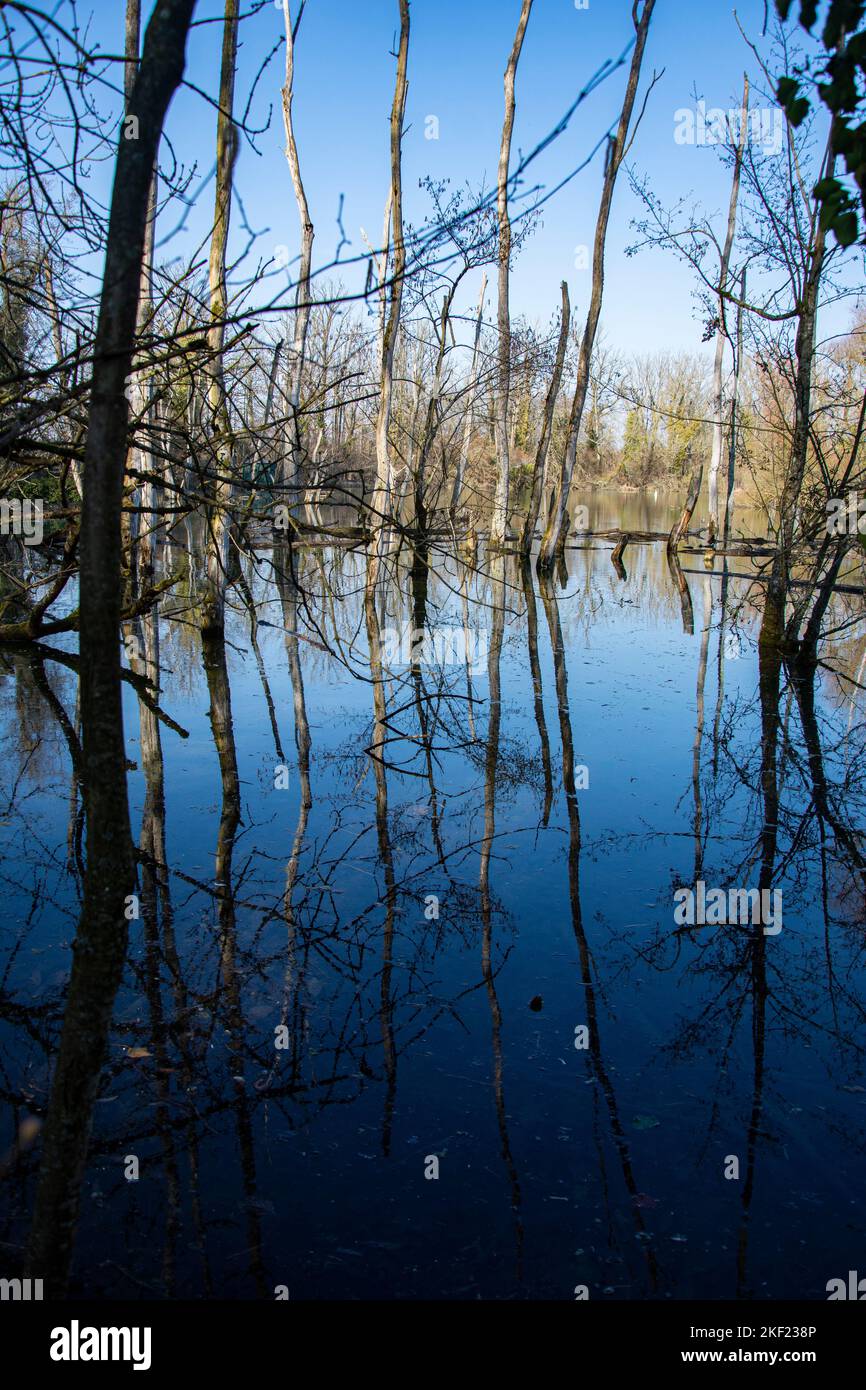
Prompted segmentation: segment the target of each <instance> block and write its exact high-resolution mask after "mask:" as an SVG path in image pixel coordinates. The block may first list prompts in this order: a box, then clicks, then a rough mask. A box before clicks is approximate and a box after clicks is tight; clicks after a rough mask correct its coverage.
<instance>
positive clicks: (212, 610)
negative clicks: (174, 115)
mask: <svg viewBox="0 0 866 1390" xmlns="http://www.w3.org/2000/svg"><path fill="white" fill-rule="evenodd" d="M238 11H239V5H238V0H226V3H225V12H224V17H223V45H222V62H221V66H220V94H219V111H218V113H217V163H216V196H215V202H214V223H213V230H212V232H211V243H210V260H209V264H208V285H209V290H210V325H209V327H208V333H207V343H208V349H209V357H208V365H207V372H208V408H209V410H210V416H211V430H212V432H213V437H214V440H215V448H214V464H215V467H216V475H217V476H216V479H215V482H214V486H213V505H212V507H211V508H210V513H209V517H208V546H207V578H206V583H205V592H204V596H203V601H202V627H203V628H204V629H205V630H206V631H217V632H219V631H222V628H223V624H224V621H225V593H226V584H227V582H228V568H229V546H230V544H231V527H232V519H231V502H232V493H233V486H232V468H233V465H234V449H233V443H232V433H231V424H230V421H229V412H228V400H227V397H226V383H225V362H224V352H223V349H224V343H225V319H226V312H227V304H228V288H227V284H226V246H227V243H228V235H229V221H230V218H231V207H232V178H233V174H234V162H235V156H236V154H237V130H236V128H235V123H234V119H233V117H232V110H233V106H234V91H235V67H236V64H237V47H238Z"/></svg>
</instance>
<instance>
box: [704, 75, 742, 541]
mask: <svg viewBox="0 0 866 1390" xmlns="http://www.w3.org/2000/svg"><path fill="white" fill-rule="evenodd" d="M748 119H749V78H748V76H745V77H744V79H743V105H742V108H741V110H740V129H739V132H738V135H737V144H736V149H735V151H734V177H733V180H732V183H731V200H730V203H729V205H728V226H727V231H726V233H725V244H724V247H723V248H722V253H721V258H720V264H719V323H718V328H717V329H716V352H715V358H714V361H713V452H712V456H711V458H710V471H709V475H708V479H707V490H708V497H707V504H708V510H709V541H710V544H712V543H713V541H714V540H715V539H716V536H717V535H718V534H719V532H720V531H721V530H722V526H723V522H722V515H721V509H720V507H719V469H720V468H721V464H722V448H723V442H724V440H723V434H724V431H723V419H722V417H723V411H724V400H723V392H722V366H723V364H724V358H725V343H726V342H728V341H729V340H730V334H729V333H728V331H727V326H726V319H725V292H726V290H727V287H728V271H729V268H730V264H731V249H732V247H733V244H734V232H735V230H736V226H737V199H738V198H739V194H740V171H741V169H742V167H743V150H744V148H745V144H746V127H747V124H748Z"/></svg>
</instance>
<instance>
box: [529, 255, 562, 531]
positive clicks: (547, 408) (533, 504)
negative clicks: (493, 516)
mask: <svg viewBox="0 0 866 1390" xmlns="http://www.w3.org/2000/svg"><path fill="white" fill-rule="evenodd" d="M570 327H571V300H570V299H569V297H568V285H567V283H566V281H565V280H563V282H562V317H561V319H560V324H559V342H558V343H557V345H556V360H555V362H554V364H553V375H552V376H551V378H550V387H549V389H548V392H547V397H546V399H545V402H544V416H543V419H542V423H541V438H540V439H539V441H538V451H537V453H536V455H535V467H534V468H533V472H532V492H531V494H530V498H529V509H528V511H527V513H526V519H525V521H524V523H523V535H522V537H521V542H520V548H521V550H522V551H523V553H524V555H528V554H529V552H530V550H531V549H532V542H533V540H534V539H535V527H536V523H537V522H538V513H539V509H540V507H541V499H542V497H546V496H547V494H548V477H547V456H548V451H549V448H550V435H551V432H552V430H553V412H554V410H555V409H556V398H557V396H558V395H559V387H560V383H561V381H562V372H563V368H564V366H565V351H566V348H567V346H568V330H569V328H570Z"/></svg>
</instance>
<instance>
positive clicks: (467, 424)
mask: <svg viewBox="0 0 866 1390" xmlns="http://www.w3.org/2000/svg"><path fill="white" fill-rule="evenodd" d="M486 293H487V271H486V270H485V272H484V274H483V276H482V277H481V289H480V291H479V294H478V317H477V318H476V320H475V342H474V344H473V347H472V366H471V368H470V370H469V396H468V400H467V403H466V419H465V421H464V424H463V443H462V444H461V446H460V454H459V457H458V459H457V471H456V473H455V474H454V487H453V488H452V490H451V519H452V521H454V520H456V515H457V508H458V506H459V505H460V492H461V490H462V487H463V476H464V474H465V472H466V464H467V462H468V460H469V446H470V444H471V442H472V422H473V419H474V416H475V396H476V394H477V391H478V375H479V367H480V357H479V353H478V346H479V343H480V342H481V325H482V322H483V319H484V296H485V294H486Z"/></svg>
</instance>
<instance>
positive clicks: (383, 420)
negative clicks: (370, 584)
mask: <svg viewBox="0 0 866 1390" xmlns="http://www.w3.org/2000/svg"><path fill="white" fill-rule="evenodd" d="M399 5H400V47H399V49H398V51H397V80H396V83H395V86H394V101H393V103H392V106H391V189H390V192H389V195H388V204H387V205H386V209H385V226H386V229H387V227H388V223H389V221H390V223H391V235H393V240H394V256H393V261H392V276H393V283H392V286H391V302H390V306H389V309H388V312H387V314H386V315H385V319H384V324H383V329H382V362H381V371H380V380H379V413H378V416H377V419H376V486H375V489H374V492H373V503H372V507H373V518H372V525H373V527H374V529H375V530H376V531H377V532H378V537H377V542H376V549H377V553H379V554H381V547H382V543H383V538H384V528H385V522H386V518H387V514H388V510H389V507H390V501H391V488H392V478H393V466H392V463H391V449H390V445H389V442H388V431H389V428H390V425H391V405H392V396H393V381H394V349H395V347H396V345H397V330H398V328H399V326H400V308H401V305H402V302H403V274H404V271H405V269H406V248H405V246H404V244H403V173H402V151H403V120H404V118H405V114H406V91H407V87H408V82H407V80H406V69H407V66H408V62H409V0H399ZM388 243H389V234H388V232H387V230H386V236H385V241H384V244H383V260H384V262H385V265H386V267H387V263H388ZM387 278H388V277H387V269H386V272H385V276H384V277H383V281H382V294H383V296H384V295H385V293H386V291H385V281H386V280H387ZM382 302H383V310H384V304H385V301H384V298H383V301H382ZM374 568H375V567H374Z"/></svg>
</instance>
